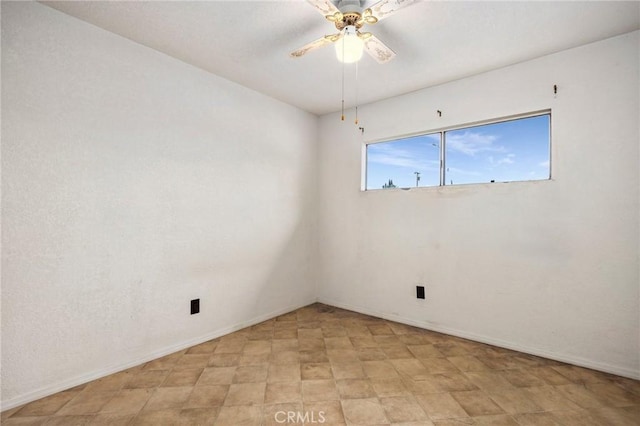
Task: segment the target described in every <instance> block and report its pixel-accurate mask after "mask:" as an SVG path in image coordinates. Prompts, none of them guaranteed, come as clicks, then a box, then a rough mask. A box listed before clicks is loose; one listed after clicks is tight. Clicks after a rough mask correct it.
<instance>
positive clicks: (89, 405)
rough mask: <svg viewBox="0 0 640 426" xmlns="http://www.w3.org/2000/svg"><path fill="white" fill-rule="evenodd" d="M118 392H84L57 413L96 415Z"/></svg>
mask: <svg viewBox="0 0 640 426" xmlns="http://www.w3.org/2000/svg"><path fill="white" fill-rule="evenodd" d="M116 393H117V392H114V391H107V392H105V391H100V392H91V391H82V392H80V393H78V394H77V395H76V396H75V397H74V398H73V399H72V400H71V401H69V402H68V403H67V404H65V405H64V406H63V407H62V408H61V409H60V410H58V411H57V412H56V414H57V415H69V416H74V415H85V414H95V413H97V412H99V411H100V410H101V409H102V407H104V406H105V405H106V404H107V403H108V402H109V401H110V400H111V399H112V398H113V397H114V396H115V395H116Z"/></svg>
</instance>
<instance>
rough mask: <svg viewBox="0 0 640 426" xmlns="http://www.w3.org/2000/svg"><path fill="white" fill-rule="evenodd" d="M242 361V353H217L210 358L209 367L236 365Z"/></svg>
mask: <svg viewBox="0 0 640 426" xmlns="http://www.w3.org/2000/svg"><path fill="white" fill-rule="evenodd" d="M239 361H240V354H216V353H214V354H213V355H212V356H211V357H210V358H209V363H208V364H207V366H209V367H236V366H237V365H238V362H239Z"/></svg>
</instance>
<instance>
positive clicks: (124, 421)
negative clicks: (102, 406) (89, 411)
mask: <svg viewBox="0 0 640 426" xmlns="http://www.w3.org/2000/svg"><path fill="white" fill-rule="evenodd" d="M137 414H138V413H136V414H121V413H105V414H103V413H99V414H96V415H95V416H93V418H92V419H91V422H90V423H89V424H90V425H91V426H127V425H130V424H131V423H132V421H133V419H135V417H136V415H137Z"/></svg>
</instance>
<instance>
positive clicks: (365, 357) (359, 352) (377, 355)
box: [356, 348, 387, 361]
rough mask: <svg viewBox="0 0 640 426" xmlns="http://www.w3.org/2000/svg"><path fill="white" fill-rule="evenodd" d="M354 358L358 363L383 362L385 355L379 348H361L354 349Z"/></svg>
mask: <svg viewBox="0 0 640 426" xmlns="http://www.w3.org/2000/svg"><path fill="white" fill-rule="evenodd" d="M356 358H357V359H358V361H383V360H385V359H387V355H386V354H385V353H384V351H383V350H382V349H380V348H361V349H356Z"/></svg>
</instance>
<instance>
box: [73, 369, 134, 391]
mask: <svg viewBox="0 0 640 426" xmlns="http://www.w3.org/2000/svg"><path fill="white" fill-rule="evenodd" d="M133 376H135V372H133V371H123V372H120V373H116V374H111V375H110V376H107V377H103V378H101V379H98V380H94V381H93V382H90V383H87V386H86V387H85V389H88V390H90V391H92V392H96V391H118V390H120V389H122V388H123V387H124V386H125V385H126V384H127V383H128V382H129V380H131V378H133Z"/></svg>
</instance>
